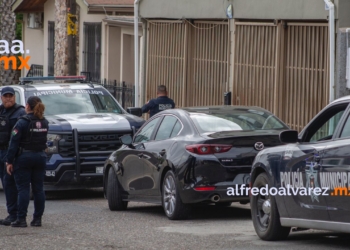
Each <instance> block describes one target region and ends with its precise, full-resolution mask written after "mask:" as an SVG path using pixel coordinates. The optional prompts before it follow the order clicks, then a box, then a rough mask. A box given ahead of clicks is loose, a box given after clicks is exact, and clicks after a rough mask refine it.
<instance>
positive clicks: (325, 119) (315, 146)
mask: <svg viewBox="0 0 350 250" xmlns="http://www.w3.org/2000/svg"><path fill="white" fill-rule="evenodd" d="M349 104H350V96H347V97H343V98H340V99H338V100H335V101H333V102H332V103H330V104H329V105H328V106H327V107H325V108H324V109H323V110H322V111H321V112H320V113H319V114H318V115H317V116H316V117H315V118H314V119H313V120H312V121H311V122H310V123H309V124H308V125H307V126H306V127H305V128H304V129H303V130H302V131H301V132H300V134H299V135H298V132H297V131H283V132H281V134H280V140H281V142H284V143H289V144H287V145H284V146H278V147H273V148H269V149H265V150H263V151H260V153H259V154H258V155H257V156H256V158H255V161H254V162H253V167H252V172H251V185H252V187H253V188H256V190H257V191H258V190H260V192H256V195H254V194H253V190H252V196H251V213H252V219H253V224H254V228H255V231H256V233H257V234H258V236H259V237H260V238H261V239H263V240H279V239H284V238H286V237H287V236H288V235H289V233H290V228H291V227H297V228H303V229H307V228H312V229H321V230H330V231H338V232H346V233H350V216H349V212H350V202H349V195H350V105H349ZM266 185H268V186H269V190H266V188H265V189H264V190H263V188H264V187H266ZM267 191H269V192H267Z"/></svg>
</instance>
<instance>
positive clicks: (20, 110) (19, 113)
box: [0, 105, 26, 128]
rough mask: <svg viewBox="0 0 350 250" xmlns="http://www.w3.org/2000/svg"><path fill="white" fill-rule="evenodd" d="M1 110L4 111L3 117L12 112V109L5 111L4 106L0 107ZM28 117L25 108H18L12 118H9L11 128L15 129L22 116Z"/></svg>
mask: <svg viewBox="0 0 350 250" xmlns="http://www.w3.org/2000/svg"><path fill="white" fill-rule="evenodd" d="M0 110H2V112H1V115H5V114H6V113H8V112H9V111H10V109H5V108H4V107H3V105H1V106H0ZM24 115H26V111H25V110H24V108H22V107H20V108H18V109H17V110H16V111H15V112H14V113H13V114H12V115H11V117H9V119H10V126H11V128H13V127H14V126H15V124H16V122H17V120H18V118H20V117H21V116H24Z"/></svg>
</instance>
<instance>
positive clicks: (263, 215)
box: [250, 173, 290, 241]
mask: <svg viewBox="0 0 350 250" xmlns="http://www.w3.org/2000/svg"><path fill="white" fill-rule="evenodd" d="M266 185H268V186H269V187H271V185H269V180H268V177H267V175H266V173H261V174H260V175H259V176H258V177H257V178H256V179H255V181H254V184H253V188H254V187H255V188H258V189H259V190H260V189H261V188H262V187H265V186H266ZM250 203H251V214H252V220H253V225H254V228H255V232H256V233H257V235H258V236H259V237H260V238H261V239H263V240H270V241H272V240H283V239H285V238H287V237H288V235H289V232H290V227H282V226H281V223H280V215H279V212H278V209H277V204H276V199H275V197H273V196H271V195H262V194H261V193H260V192H259V194H258V195H252V197H251V201H250Z"/></svg>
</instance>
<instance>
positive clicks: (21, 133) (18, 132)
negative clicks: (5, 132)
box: [5, 113, 34, 164]
mask: <svg viewBox="0 0 350 250" xmlns="http://www.w3.org/2000/svg"><path fill="white" fill-rule="evenodd" d="M28 116H29V117H34V115H33V113H29V114H28ZM29 123H30V121H28V120H26V119H19V120H18V121H17V123H16V124H15V126H14V127H13V130H12V132H11V140H10V146H9V148H8V150H7V154H6V156H5V162H7V163H9V164H13V162H14V160H15V157H16V153H17V150H18V148H19V145H20V142H21V141H23V140H25V139H26V135H27V131H28V127H29Z"/></svg>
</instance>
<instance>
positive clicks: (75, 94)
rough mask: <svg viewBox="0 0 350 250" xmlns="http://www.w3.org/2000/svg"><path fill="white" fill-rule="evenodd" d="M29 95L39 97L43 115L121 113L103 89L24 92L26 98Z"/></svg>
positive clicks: (117, 105)
mask: <svg viewBox="0 0 350 250" xmlns="http://www.w3.org/2000/svg"><path fill="white" fill-rule="evenodd" d="M29 96H38V97H40V99H41V100H42V102H43V103H44V105H45V115H58V114H76V113H118V114H120V113H123V112H122V109H121V108H120V106H119V104H118V103H117V102H116V101H115V99H113V97H112V96H111V95H110V94H109V93H108V92H107V91H106V90H104V89H60V90H35V91H32V90H31V91H27V92H26V98H28V97H29Z"/></svg>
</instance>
